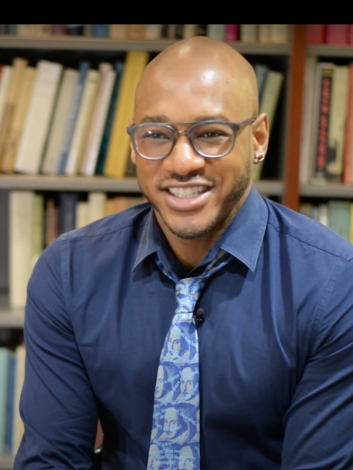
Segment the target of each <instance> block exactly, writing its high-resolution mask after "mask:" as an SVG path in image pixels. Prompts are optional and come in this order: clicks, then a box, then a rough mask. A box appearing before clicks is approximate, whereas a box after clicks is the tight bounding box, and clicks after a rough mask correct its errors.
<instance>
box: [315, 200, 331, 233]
mask: <svg viewBox="0 0 353 470" xmlns="http://www.w3.org/2000/svg"><path fill="white" fill-rule="evenodd" d="M317 221H318V222H320V224H322V225H325V227H328V224H329V222H328V205H327V204H326V203H321V204H319V205H318V215H317Z"/></svg>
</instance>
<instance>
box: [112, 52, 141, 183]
mask: <svg viewBox="0 0 353 470" xmlns="http://www.w3.org/2000/svg"><path fill="white" fill-rule="evenodd" d="M148 57H149V54H148V53H147V52H140V51H130V52H128V54H127V57H126V61H125V70H124V75H123V77H122V82H121V88H120V92H119V100H118V103H117V109H116V113H115V118H114V123H113V128H112V132H111V138H110V141H109V147H108V153H107V159H106V164H105V168H104V175H105V176H108V177H111V178H124V176H125V171H126V167H127V163H128V159H129V155H130V137H129V135H128V133H127V131H126V129H127V127H128V126H129V117H131V116H133V113H134V97H135V90H136V87H137V84H138V82H139V80H140V78H141V75H142V73H143V71H144V69H145V67H146V65H147V61H148Z"/></svg>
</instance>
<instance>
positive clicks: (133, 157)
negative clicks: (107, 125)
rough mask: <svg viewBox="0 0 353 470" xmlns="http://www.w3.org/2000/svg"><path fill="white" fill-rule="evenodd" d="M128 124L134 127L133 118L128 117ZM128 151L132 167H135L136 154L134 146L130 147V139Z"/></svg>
mask: <svg viewBox="0 0 353 470" xmlns="http://www.w3.org/2000/svg"><path fill="white" fill-rule="evenodd" d="M129 124H130V126H133V125H134V118H132V117H129ZM130 150H131V161H132V163H133V164H134V165H136V152H135V149H134V146H133V145H132V141H131V139H130Z"/></svg>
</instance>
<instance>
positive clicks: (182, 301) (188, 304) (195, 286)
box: [175, 277, 206, 313]
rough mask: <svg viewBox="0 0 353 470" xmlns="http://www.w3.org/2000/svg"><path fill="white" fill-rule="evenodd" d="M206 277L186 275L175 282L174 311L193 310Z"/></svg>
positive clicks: (186, 311) (184, 311) (187, 311)
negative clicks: (175, 308)
mask: <svg viewBox="0 0 353 470" xmlns="http://www.w3.org/2000/svg"><path fill="white" fill-rule="evenodd" d="M205 282H206V279H205V278H201V277H188V278H185V279H181V280H180V281H178V282H177V284H176V288H175V290H176V300H177V310H176V313H190V312H193V311H194V308H195V305H196V302H197V300H198V298H199V297H200V293H201V291H202V289H203V287H204V285H205Z"/></svg>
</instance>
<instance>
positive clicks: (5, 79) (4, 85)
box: [0, 65, 12, 130]
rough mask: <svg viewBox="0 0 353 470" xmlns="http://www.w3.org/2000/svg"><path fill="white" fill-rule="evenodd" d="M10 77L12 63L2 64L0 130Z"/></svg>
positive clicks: (0, 78)
mask: <svg viewBox="0 0 353 470" xmlns="http://www.w3.org/2000/svg"><path fill="white" fill-rule="evenodd" d="M11 77H12V65H4V66H3V67H2V70H1V76H0V130H1V126H2V119H3V116H4V112H5V107H6V99H7V94H8V90H9V87H10V83H11Z"/></svg>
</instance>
